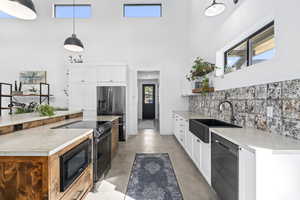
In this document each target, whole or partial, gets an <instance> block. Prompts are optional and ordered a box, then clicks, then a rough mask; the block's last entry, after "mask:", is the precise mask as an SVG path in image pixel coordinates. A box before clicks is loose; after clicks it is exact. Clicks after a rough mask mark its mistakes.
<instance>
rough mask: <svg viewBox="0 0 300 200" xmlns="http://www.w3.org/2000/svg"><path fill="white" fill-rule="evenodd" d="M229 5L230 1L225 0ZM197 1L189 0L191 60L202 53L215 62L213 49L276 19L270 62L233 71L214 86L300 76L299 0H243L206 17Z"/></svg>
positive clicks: (248, 83)
mask: <svg viewBox="0 0 300 200" xmlns="http://www.w3.org/2000/svg"><path fill="white" fill-rule="evenodd" d="M227 2H228V4H230V3H231V4H232V1H231V0H230V1H229V0H228V1H227ZM199 4H200V3H199V1H198V0H191V5H190V7H189V10H190V13H191V14H190V19H191V21H190V24H189V25H190V36H191V37H190V49H191V51H190V60H192V59H194V57H195V56H201V57H203V58H205V59H207V60H209V61H210V62H213V63H215V62H216V52H217V51H218V50H220V49H222V48H223V47H225V46H228V45H229V44H232V43H233V42H234V41H236V40H237V38H242V37H243V36H245V35H247V33H248V32H251V31H252V30H253V29H254V27H259V25H262V24H263V23H265V22H266V21H267V20H271V19H275V29H276V32H275V34H276V36H275V37H276V56H275V58H273V59H272V60H270V61H267V62H264V63H260V64H257V65H255V66H251V67H249V68H247V69H243V70H240V71H237V72H233V73H230V74H227V75H225V76H224V78H218V79H217V80H215V87H216V88H217V89H228V88H235V87H243V86H249V85H255V84H262V83H268V82H275V81H282V80H289V79H296V78H299V77H300V68H299V67H298V66H297V65H298V62H299V61H298V49H299V43H300V38H299V33H300V27H299V26H298V25H297V24H298V19H299V18H300V12H299V11H298V9H299V7H300V2H299V1H297V0H290V1H288V2H287V1H272V0H263V1H261V0H244V1H243V2H242V3H241V4H240V5H239V6H238V7H237V8H235V9H233V7H230V8H229V9H228V10H227V12H226V13H225V14H223V15H221V16H218V17H214V18H207V17H205V16H203V13H202V12H199V10H198V9H197V8H200V5H199Z"/></svg>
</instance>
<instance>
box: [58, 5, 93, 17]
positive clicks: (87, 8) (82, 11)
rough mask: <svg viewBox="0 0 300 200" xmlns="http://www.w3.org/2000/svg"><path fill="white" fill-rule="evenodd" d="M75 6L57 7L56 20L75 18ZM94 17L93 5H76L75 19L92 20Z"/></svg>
mask: <svg viewBox="0 0 300 200" xmlns="http://www.w3.org/2000/svg"><path fill="white" fill-rule="evenodd" d="M73 8H74V6H73V5H55V7H54V16H55V18H73ZM91 15H92V8H91V5H75V18H83V19H84V18H90V17H91Z"/></svg>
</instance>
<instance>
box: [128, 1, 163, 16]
mask: <svg viewBox="0 0 300 200" xmlns="http://www.w3.org/2000/svg"><path fill="white" fill-rule="evenodd" d="M124 17H133V18H141V17H162V6H161V4H124Z"/></svg>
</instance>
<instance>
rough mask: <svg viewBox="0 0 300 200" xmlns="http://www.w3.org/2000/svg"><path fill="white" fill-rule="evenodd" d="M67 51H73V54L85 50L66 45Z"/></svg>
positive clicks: (73, 45)
mask: <svg viewBox="0 0 300 200" xmlns="http://www.w3.org/2000/svg"><path fill="white" fill-rule="evenodd" d="M64 47H65V49H66V50H68V51H73V52H82V51H83V50H84V48H82V47H80V46H77V45H75V44H66V45H64Z"/></svg>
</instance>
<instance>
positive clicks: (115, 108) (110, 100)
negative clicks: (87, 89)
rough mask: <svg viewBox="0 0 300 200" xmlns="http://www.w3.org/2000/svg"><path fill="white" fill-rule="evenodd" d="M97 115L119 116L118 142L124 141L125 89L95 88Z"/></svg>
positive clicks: (117, 87)
mask: <svg viewBox="0 0 300 200" xmlns="http://www.w3.org/2000/svg"><path fill="white" fill-rule="evenodd" d="M97 114H98V115H119V116H121V118H120V119H119V140H120V141H125V140H126V87H124V86H99V87H97Z"/></svg>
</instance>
